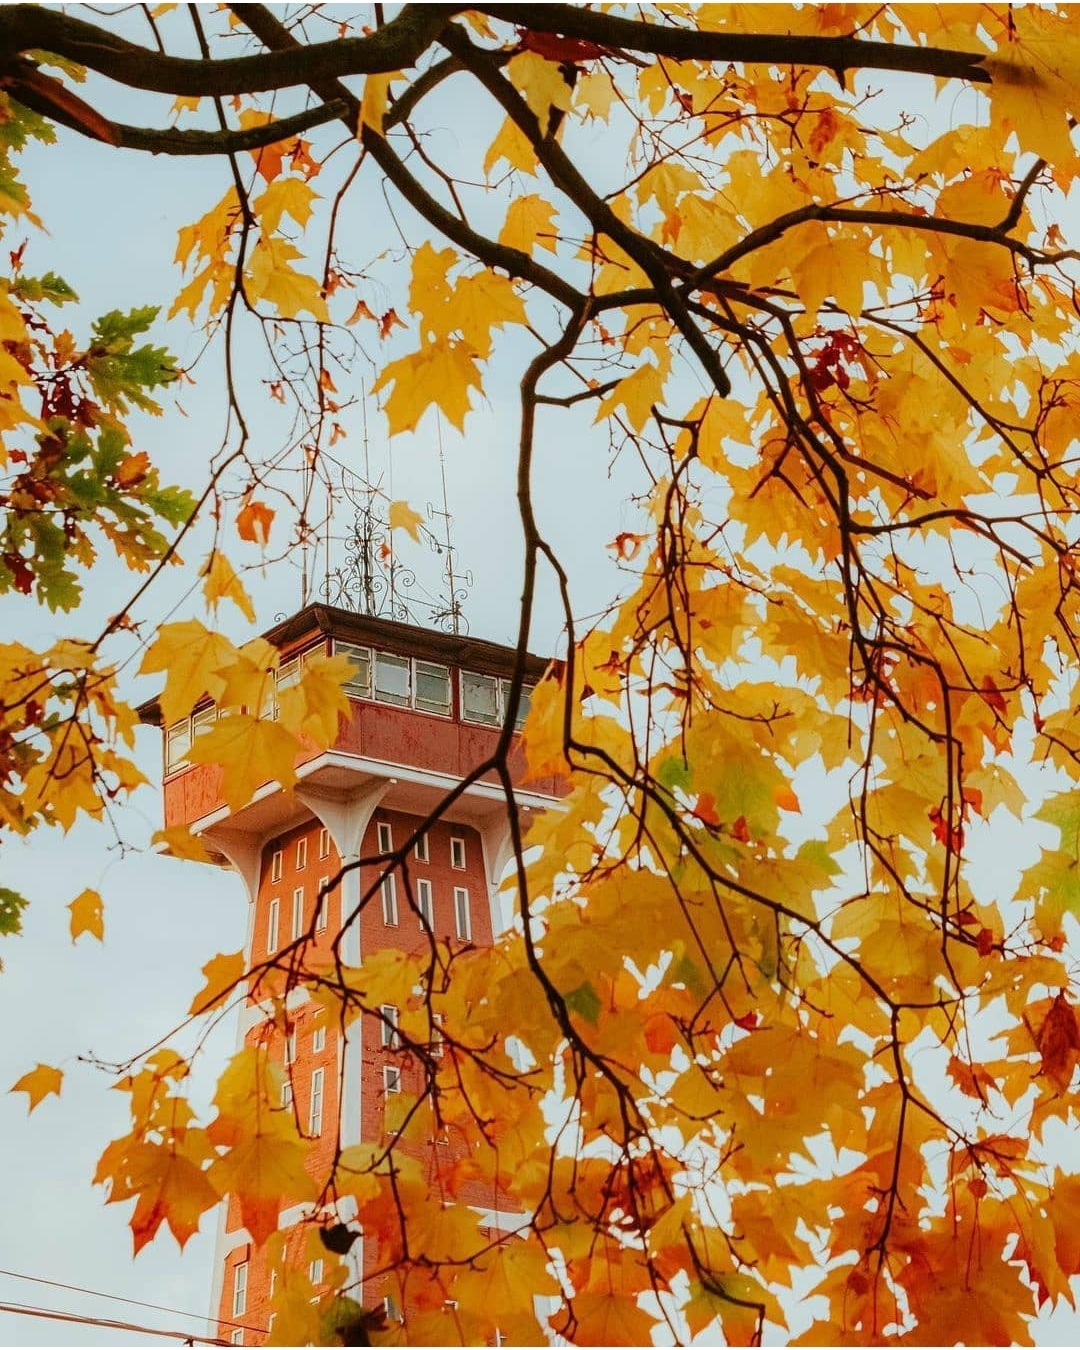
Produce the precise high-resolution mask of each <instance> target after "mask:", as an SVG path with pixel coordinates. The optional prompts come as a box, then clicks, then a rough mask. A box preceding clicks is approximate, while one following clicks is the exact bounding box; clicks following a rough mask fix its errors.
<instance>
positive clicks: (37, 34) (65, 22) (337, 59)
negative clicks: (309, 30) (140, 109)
mask: <svg viewBox="0 0 1080 1350" xmlns="http://www.w3.org/2000/svg"><path fill="white" fill-rule="evenodd" d="M458 9H459V7H458V6H455V5H415V4H413V5H406V6H405V7H404V8H403V9H402V11H401V13H400V14H399V15H398V16H397V17H396V18H395V19H392V20H391V21H390V22H389V23H388V24H386V25H385V26H384V27H382V28H379V29H377V30H376V31H375V32H374V33H371V34H370V35H369V36H367V37H359V38H338V39H336V40H335V41H333V42H320V43H314V44H312V45H311V46H309V47H305V46H304V45H303V44H302V43H299V42H297V43H296V45H295V46H294V47H292V48H290V49H289V50H288V51H284V50H282V51H275V52H265V53H260V54H258V55H254V56H236V57H230V58H227V59H223V60H217V61H204V60H201V59H198V58H189V57H181V56H162V55H161V54H160V53H159V52H154V51H150V50H149V49H148V48H146V47H140V46H138V44H136V43H134V42H128V41H127V40H126V39H125V38H121V37H117V36H116V35H115V34H113V33H110V32H108V31H107V30H106V29H104V28H99V27H97V26H96V25H95V24H91V23H86V22H85V21H84V20H82V19H76V18H74V17H73V16H72V15H70V14H65V13H63V12H62V11H61V10H58V9H50V8H47V7H45V6H43V5H10V6H8V7H7V8H6V9H4V10H3V11H2V14H0V63H4V64H7V63H10V62H11V61H12V60H13V59H14V58H15V57H17V56H18V55H19V54H20V53H22V52H27V51H33V50H35V49H43V50H45V51H49V52H54V53H55V54H56V55H57V56H63V57H66V58H67V59H68V60H69V61H77V62H78V63H79V64H80V65H83V66H86V67H88V68H89V69H90V70H93V71H96V72H97V73H98V74H99V75H107V76H108V77H109V78H110V79H113V80H117V81H118V82H119V83H120V84H125V85H127V86H128V87H129V88H132V89H145V90H149V91H151V92H154V93H159V94H175V95H185V96H187V97H195V96H198V97H203V96H207V95H217V96H219V97H224V96H228V95H230V94H253V93H259V92H262V91H266V90H271V89H289V88H294V87H295V86H297V85H302V84H310V83H311V82H312V81H313V80H318V79H325V78H333V77H335V76H338V75H369V74H376V73H382V72H386V71H391V70H401V69H404V68H406V67H408V66H412V65H415V64H416V62H417V61H418V60H419V59H420V57H421V56H422V55H423V54H424V52H425V51H427V49H428V47H430V46H431V43H432V42H433V41H434V39H435V36H436V34H437V33H438V32H439V30H440V29H441V28H442V26H443V25H444V24H445V22H446V20H447V19H448V18H449V17H450V16H451V15H452V14H456V13H457V12H458ZM286 31H287V30H286Z"/></svg>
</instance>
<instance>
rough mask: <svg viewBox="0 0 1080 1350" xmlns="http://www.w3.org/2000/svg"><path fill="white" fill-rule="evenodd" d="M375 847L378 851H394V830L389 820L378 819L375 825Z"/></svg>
mask: <svg viewBox="0 0 1080 1350" xmlns="http://www.w3.org/2000/svg"><path fill="white" fill-rule="evenodd" d="M375 841H376V847H377V848H378V850H379V852H380V853H393V851H394V831H393V827H392V826H391V825H390V822H389V821H387V820H380V821H379V822H378V823H377V824H376V826H375Z"/></svg>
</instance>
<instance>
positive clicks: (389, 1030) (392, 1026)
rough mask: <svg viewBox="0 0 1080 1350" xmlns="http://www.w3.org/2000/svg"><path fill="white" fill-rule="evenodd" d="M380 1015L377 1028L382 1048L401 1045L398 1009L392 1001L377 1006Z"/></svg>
mask: <svg viewBox="0 0 1080 1350" xmlns="http://www.w3.org/2000/svg"><path fill="white" fill-rule="evenodd" d="M379 1012H380V1014H381V1015H382V1016H381V1021H380V1023H379V1030H380V1033H381V1037H382V1045H383V1049H384V1050H396V1049H397V1048H398V1047H399V1046H400V1045H401V1037H400V1036H399V1035H398V1029H397V1028H398V1010H397V1009H396V1008H395V1007H394V1005H393V1004H392V1003H384V1004H382V1006H381V1007H380V1008H379Z"/></svg>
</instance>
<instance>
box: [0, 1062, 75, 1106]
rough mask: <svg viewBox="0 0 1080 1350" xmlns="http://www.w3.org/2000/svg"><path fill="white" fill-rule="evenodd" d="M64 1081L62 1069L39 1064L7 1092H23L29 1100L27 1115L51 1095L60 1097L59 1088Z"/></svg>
mask: <svg viewBox="0 0 1080 1350" xmlns="http://www.w3.org/2000/svg"><path fill="white" fill-rule="evenodd" d="M63 1081H64V1073H63V1070H62V1069H54V1068H53V1067H52V1066H51V1065H49V1064H39V1065H38V1066H37V1068H36V1069H31V1070H30V1072H29V1073H24V1074H23V1076H22V1077H21V1078H20V1079H19V1081H18V1082H17V1083H15V1084H14V1085H13V1086H12V1087H10V1088H9V1089H8V1091H9V1092H25V1093H26V1095H27V1096H28V1097H29V1098H30V1103H29V1106H28V1108H27V1115H29V1114H30V1112H31V1111H33V1109H34V1108H35V1107H36V1106H37V1105H38V1104H39V1103H40V1102H42V1101H44V1099H45V1098H46V1097H48V1096H50V1095H51V1094H55V1095H56V1096H57V1097H59V1095H60V1088H61V1086H62V1084H63Z"/></svg>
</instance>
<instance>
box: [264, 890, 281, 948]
mask: <svg viewBox="0 0 1080 1350" xmlns="http://www.w3.org/2000/svg"><path fill="white" fill-rule="evenodd" d="M280 925H281V901H280V900H279V899H278V897H277V896H276V895H275V896H274V898H273V899H272V900H271V901H270V904H269V905H268V906H267V910H266V954H267V956H272V955H273V954H274V952H276V951H277V949H278V939H279V937H280V931H279V929H280Z"/></svg>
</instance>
